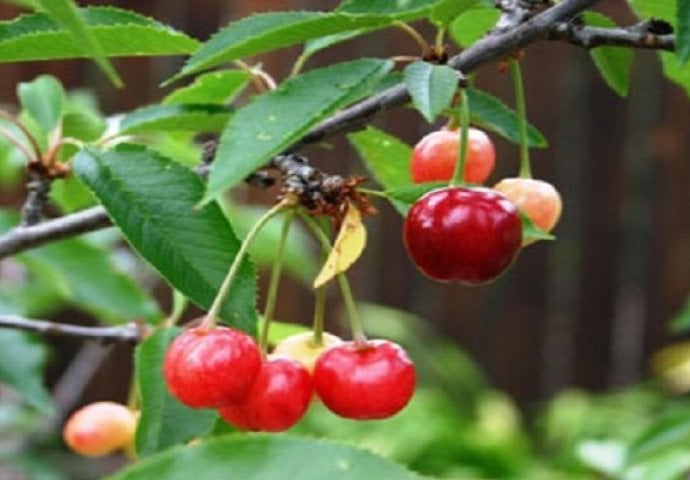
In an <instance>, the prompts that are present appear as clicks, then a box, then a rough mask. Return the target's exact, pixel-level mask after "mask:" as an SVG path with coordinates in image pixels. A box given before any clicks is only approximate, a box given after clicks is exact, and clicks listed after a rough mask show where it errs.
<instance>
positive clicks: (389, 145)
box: [347, 127, 412, 189]
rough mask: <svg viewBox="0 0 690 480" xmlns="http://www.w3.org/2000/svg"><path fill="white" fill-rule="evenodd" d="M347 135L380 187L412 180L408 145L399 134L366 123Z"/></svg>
mask: <svg viewBox="0 0 690 480" xmlns="http://www.w3.org/2000/svg"><path fill="white" fill-rule="evenodd" d="M347 139H348V140H349V141H350V143H352V145H354V147H355V149H356V150H357V153H359V155H360V157H361V158H362V160H363V161H364V164H365V165H366V167H367V168H368V169H369V171H370V172H371V173H373V174H374V177H375V178H376V180H377V181H378V182H379V183H380V184H381V185H382V186H383V187H384V188H387V189H388V188H395V187H397V186H400V185H407V184H410V183H412V177H411V176H410V160H411V159H412V147H410V146H409V145H407V144H406V143H404V142H402V141H401V140H400V139H399V138H397V137H394V136H393V135H391V134H389V133H386V132H384V131H382V130H379V129H377V128H375V127H368V128H367V129H366V130H362V131H359V132H355V133H351V134H349V135H348V136H347Z"/></svg>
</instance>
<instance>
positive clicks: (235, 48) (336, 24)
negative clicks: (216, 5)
mask: <svg viewBox="0 0 690 480" xmlns="http://www.w3.org/2000/svg"><path fill="white" fill-rule="evenodd" d="M392 21H393V19H392V18H390V17H387V16H383V15H374V16H372V15H350V14H346V13H337V12H333V13H322V12H270V13H261V14H257V15H253V16H251V17H247V18H244V19H242V20H239V21H237V22H234V23H231V24H230V25H228V26H227V27H225V28H223V29H221V30H220V31H218V32H217V33H216V34H215V35H213V36H212V37H211V38H210V39H209V40H208V41H207V42H206V43H204V45H203V46H202V47H201V48H200V49H199V50H198V51H197V52H196V53H195V54H194V55H192V57H191V58H190V59H189V60H188V61H187V63H186V64H185V66H184V67H183V68H182V70H181V71H180V72H179V73H178V74H177V75H175V76H174V77H173V78H171V79H170V80H168V82H167V83H169V82H172V81H175V80H177V79H179V78H182V77H185V76H187V75H191V74H193V73H197V72H200V71H202V70H207V69H209V68H212V67H215V66H218V65H222V64H224V63H227V62H231V61H233V60H237V59H240V58H244V57H247V56H250V55H257V54H260V53H264V52H268V51H271V50H275V49H278V48H285V47H289V46H292V45H297V44H300V43H302V42H305V41H307V40H310V39H314V38H319V37H323V36H326V35H331V34H334V33H340V32H345V31H350V30H357V29H360V28H365V27H374V26H381V25H388V24H390V23H391V22H392Z"/></svg>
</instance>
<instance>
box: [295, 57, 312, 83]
mask: <svg viewBox="0 0 690 480" xmlns="http://www.w3.org/2000/svg"><path fill="white" fill-rule="evenodd" d="M311 56H312V54H311V53H308V52H302V53H301V54H300V56H299V57H297V60H295V63H294V65H292V70H291V71H290V78H292V77H296V76H297V75H299V72H301V71H302V69H303V68H304V64H305V63H307V60H309V59H310V58H311Z"/></svg>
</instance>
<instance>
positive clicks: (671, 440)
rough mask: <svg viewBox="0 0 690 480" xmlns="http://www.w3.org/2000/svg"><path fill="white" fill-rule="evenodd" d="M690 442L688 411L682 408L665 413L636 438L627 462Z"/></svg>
mask: <svg viewBox="0 0 690 480" xmlns="http://www.w3.org/2000/svg"><path fill="white" fill-rule="evenodd" d="M688 442H690V411H688V410H686V409H684V410H681V411H676V412H672V413H670V414H668V415H665V416H664V417H662V418H661V419H660V420H658V421H657V422H655V423H654V424H652V425H651V426H650V427H649V428H648V429H647V430H646V431H645V432H644V433H642V435H640V436H639V438H637V439H636V440H635V441H634V442H633V443H632V445H630V448H629V451H628V463H636V462H639V461H641V460H643V459H645V458H649V457H652V456H655V455H658V454H660V453H662V452H664V451H668V450H671V449H672V448H673V447H685V446H687V445H688Z"/></svg>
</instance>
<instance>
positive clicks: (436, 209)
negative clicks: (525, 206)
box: [403, 187, 522, 285]
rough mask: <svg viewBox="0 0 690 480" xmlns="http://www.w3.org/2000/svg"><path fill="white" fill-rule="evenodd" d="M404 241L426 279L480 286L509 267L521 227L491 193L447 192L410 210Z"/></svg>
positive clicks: (426, 198) (504, 202)
mask: <svg viewBox="0 0 690 480" xmlns="http://www.w3.org/2000/svg"><path fill="white" fill-rule="evenodd" d="M403 240H404V244H405V248H406V249H407V252H408V253H409V255H410V257H411V258H412V261H413V262H414V263H415V265H416V266H417V267H418V268H419V269H420V270H421V271H422V273H424V274H425V275H427V276H428V277H430V278H432V279H434V280H439V281H445V282H449V281H458V282H462V283H465V284H467V285H480V284H483V283H486V282H489V281H492V280H494V279H495V278H497V277H498V276H499V275H501V274H502V273H503V272H504V271H505V270H506V269H507V268H508V267H509V266H510V265H511V264H512V263H513V261H514V260H515V258H516V257H517V254H518V252H519V250H520V247H521V244H522V222H521V220H520V216H519V212H518V209H517V207H516V206H515V204H513V203H512V202H511V201H510V200H508V199H507V198H506V197H505V196H504V195H502V194H501V193H499V192H497V191H495V190H492V189H489V188H481V187H477V188H469V187H446V188H440V189H437V190H433V191H431V192H429V193H427V194H426V195H424V196H423V197H422V198H420V199H419V200H417V202H416V203H415V204H414V205H413V206H412V208H411V209H410V211H409V212H408V214H407V217H406V218H405V224H404V229H403Z"/></svg>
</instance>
